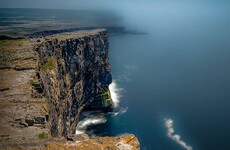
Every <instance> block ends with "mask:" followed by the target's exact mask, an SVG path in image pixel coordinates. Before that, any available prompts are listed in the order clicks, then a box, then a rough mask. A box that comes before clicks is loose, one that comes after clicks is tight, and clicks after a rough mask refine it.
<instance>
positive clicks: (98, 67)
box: [36, 30, 113, 137]
mask: <svg viewBox="0 0 230 150" xmlns="http://www.w3.org/2000/svg"><path fill="white" fill-rule="evenodd" d="M108 47H109V41H108V34H107V31H106V30H91V31H79V32H71V33H63V34H58V35H53V36H50V37H46V38H45V39H44V40H41V42H40V44H38V45H37V47H36V49H37V51H38V53H39V56H40V61H39V67H38V69H39V78H40V81H41V83H42V85H43V87H44V92H45V95H46V97H47V99H48V103H49V107H48V108H49V122H50V128H51V134H52V136H54V137H58V136H62V135H63V136H65V135H67V134H73V133H75V130H76V126H77V123H78V119H79V115H80V112H81V111H82V109H84V108H85V107H88V108H90V109H98V110H106V109H110V108H112V107H113V103H112V101H111V99H110V98H109V94H107V93H108V92H109V89H108V86H109V84H110V83H111V82H112V76H111V73H110V65H109V60H108ZM98 95H99V96H98ZM101 95H102V96H105V98H104V100H102V98H101V97H102V96H101ZM106 96H107V98H106ZM95 97H99V99H97V101H98V102H97V103H95ZM107 100H109V101H107ZM92 102H93V103H92Z"/></svg>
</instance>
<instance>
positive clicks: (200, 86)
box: [69, 1, 230, 150]
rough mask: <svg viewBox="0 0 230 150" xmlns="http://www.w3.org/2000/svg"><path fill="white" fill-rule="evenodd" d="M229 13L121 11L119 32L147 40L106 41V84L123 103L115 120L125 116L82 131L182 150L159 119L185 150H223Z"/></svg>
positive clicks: (208, 6)
mask: <svg viewBox="0 0 230 150" xmlns="http://www.w3.org/2000/svg"><path fill="white" fill-rule="evenodd" d="M229 8H230V7H229V2H227V1H220V2H213V1H212V2H206V3H199V2H194V3H191V2H190V3H188V2H184V3H179V2H178V3H171V2H168V3H157V4H152V5H150V6H149V7H146V9H144V10H142V11H136V10H135V9H130V10H123V11H120V14H119V15H121V16H122V17H121V18H123V21H122V22H119V23H120V24H122V25H124V26H126V27H127V28H133V29H136V30H140V31H146V32H148V34H139V35H132V34H119V35H111V36H110V53H109V57H110V63H111V66H112V73H113V79H114V82H115V83H116V85H117V86H118V88H120V93H119V94H120V95H122V97H121V98H120V99H119V101H120V103H119V106H118V108H117V110H115V112H117V111H120V109H122V110H127V111H126V112H125V111H124V113H121V114H118V115H106V119H107V122H106V123H103V124H97V125H93V126H89V127H88V130H87V131H88V132H89V133H92V132H93V133H94V134H96V135H104V136H106V135H120V134H124V133H133V134H135V135H136V136H137V137H138V139H139V140H140V143H141V149H143V150H180V149H184V148H183V147H182V146H181V145H179V144H178V142H176V141H175V140H173V139H172V137H171V138H170V137H169V136H168V135H167V132H168V129H167V127H166V125H165V119H172V120H173V128H174V129H175V134H179V135H180V136H181V140H180V141H184V142H185V143H186V144H187V145H189V146H191V147H192V149H194V150H229V149H230V109H229V108H230V101H229V100H230V9H229ZM135 12H136V13H135ZM141 12H142V13H141ZM70 14H73V13H69V15H70ZM90 15H92V14H90ZM90 15H89V16H90ZM94 17H95V16H94ZM69 18H71V19H77V18H74V17H69ZM96 18H97V17H96ZM89 20H90V19H89ZM92 21H95V18H94V19H93V20H92ZM119 23H118V24H119ZM103 122H105V121H103ZM173 134H174V133H173Z"/></svg>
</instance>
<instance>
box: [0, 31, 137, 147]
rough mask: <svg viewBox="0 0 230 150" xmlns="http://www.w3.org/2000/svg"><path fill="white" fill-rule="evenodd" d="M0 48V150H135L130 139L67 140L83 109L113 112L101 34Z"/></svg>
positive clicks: (17, 42) (133, 139)
mask: <svg viewBox="0 0 230 150" xmlns="http://www.w3.org/2000/svg"><path fill="white" fill-rule="evenodd" d="M0 43H1V44H0V52H1V55H0V85H1V86H0V93H1V94H0V108H1V109H0V116H1V118H0V149H114V150H137V149H140V145H139V141H138V139H137V138H136V137H135V136H134V135H132V134H128V135H123V136H116V137H93V138H89V137H88V136H87V135H85V134H82V135H75V134H72V133H75V128H76V126H77V123H78V119H79V115H80V113H81V111H83V110H84V109H89V110H93V109H94V110H100V111H109V110H111V109H112V108H113V102H112V100H111V97H110V92H109V89H108V85H109V84H110V83H111V81H112V76H111V73H110V65H109V60H108V46H109V42H108V35H107V32H106V31H105V30H91V31H79V32H71V33H63V34H56V35H52V36H49V37H45V38H44V37H42V38H37V39H14V40H0ZM32 47H34V49H33V48H32ZM34 50H36V51H34ZM44 96H45V97H44ZM50 131H51V132H50ZM50 134H51V135H52V136H51V135H50ZM54 137H56V138H54Z"/></svg>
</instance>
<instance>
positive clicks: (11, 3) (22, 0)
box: [0, 0, 229, 10]
mask: <svg viewBox="0 0 230 150" xmlns="http://www.w3.org/2000/svg"><path fill="white" fill-rule="evenodd" d="M178 1H180V2H182V3H183V2H186V3H187V2H194V1H199V2H204V1H208V2H210V1H213V2H215V0H39V1H36V0H0V8H45V9H103V10H106V9H108V10H111V9H119V8H122V7H125V8H127V9H128V8H129V7H133V6H139V7H142V5H143V4H145V5H146V6H147V5H148V4H149V3H159V2H170V3H173V2H178ZM220 1H223V2H228V1H229V0H218V2H220Z"/></svg>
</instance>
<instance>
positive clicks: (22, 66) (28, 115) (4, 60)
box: [0, 39, 49, 149]
mask: <svg viewBox="0 0 230 150" xmlns="http://www.w3.org/2000/svg"><path fill="white" fill-rule="evenodd" d="M33 44H34V43H33V42H31V40H30V39H19V40H0V149H2V147H6V146H12V145H20V144H22V143H28V142H37V141H41V140H42V139H45V138H47V137H48V135H49V130H48V129H47V125H46V120H47V108H46V107H47V105H46V101H45V99H44V98H42V97H41V96H38V97H37V98H32V88H33V84H35V83H34V82H33V83H32V82H31V81H32V79H33V77H34V75H35V70H34V68H36V65H37V61H38V59H37V54H36V52H35V51H34V50H33ZM7 68H8V69H7ZM17 70H21V71H17ZM33 91H34V90H33Z"/></svg>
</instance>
